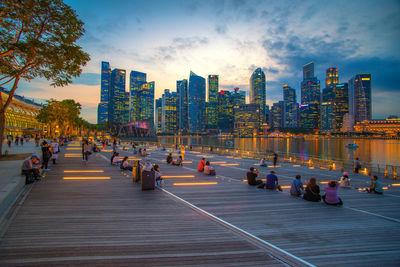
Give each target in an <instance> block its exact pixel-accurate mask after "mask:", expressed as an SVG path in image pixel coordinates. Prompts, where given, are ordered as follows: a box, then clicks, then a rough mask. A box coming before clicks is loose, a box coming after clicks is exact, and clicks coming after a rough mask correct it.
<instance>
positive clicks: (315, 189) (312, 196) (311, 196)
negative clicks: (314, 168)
mask: <svg viewBox="0 0 400 267" xmlns="http://www.w3.org/2000/svg"><path fill="white" fill-rule="evenodd" d="M319 192H320V190H319V185H318V184H317V179H315V178H310V180H309V181H308V183H307V185H306V192H305V193H304V195H303V199H304V200H308V201H313V202H318V201H321V195H320V194H319Z"/></svg>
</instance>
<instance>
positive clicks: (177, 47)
mask: <svg viewBox="0 0 400 267" xmlns="http://www.w3.org/2000/svg"><path fill="white" fill-rule="evenodd" d="M65 2H66V3H67V4H69V5H71V6H72V8H74V9H75V10H76V11H77V13H78V15H79V17H80V19H82V20H83V21H84V22H85V29H86V34H85V36H84V37H83V38H82V39H81V40H80V41H79V43H80V45H81V46H82V47H83V49H84V50H85V51H87V52H88V53H89V54H90V55H91V61H90V62H89V64H88V65H87V66H86V67H85V68H84V73H83V74H82V76H81V77H79V78H78V79H76V80H75V81H74V83H73V84H72V85H69V86H68V87H63V88H52V87H50V85H49V82H47V81H45V80H33V81H31V82H21V84H20V85H19V89H18V93H19V94H22V95H26V96H29V97H39V98H51V97H53V98H56V99H64V98H74V99H76V100H77V101H79V102H80V103H81V104H82V105H83V110H82V114H83V116H84V117H85V118H86V119H88V120H89V121H90V122H96V116H97V114H96V110H97V103H98V102H99V97H100V63H101V61H109V62H110V65H111V67H112V68H121V69H126V70H127V73H129V72H130V71H131V70H137V71H142V72H146V73H147V77H148V80H149V81H155V87H156V97H160V96H161V94H162V92H163V91H164V89H172V90H176V80H178V79H183V78H188V76H189V72H190V71H191V70H192V71H194V72H195V73H196V74H198V75H201V76H203V77H206V76H207V75H208V74H218V75H219V76H220V89H233V88H234V87H239V88H240V89H243V90H246V91H248V90H249V78H250V76H251V73H252V71H253V70H254V69H256V68H257V67H261V68H263V69H264V71H265V73H266V78H267V103H268V104H272V103H273V102H276V101H279V100H282V98H283V97H282V86H283V84H288V85H290V86H291V87H293V88H296V89H297V100H298V101H299V99H300V91H299V88H300V81H301V79H302V66H303V65H304V64H306V63H308V62H310V61H314V63H315V67H316V76H317V77H318V78H319V79H320V80H321V84H325V70H326V69H327V68H328V67H338V68H339V80H340V82H347V81H348V80H349V79H350V78H351V77H352V76H354V75H355V74H357V73H371V74H372V90H373V93H372V95H373V118H375V119H378V118H385V117H386V116H388V115H392V114H393V115H398V116H400V106H399V105H398V104H397V103H396V102H398V100H399V99H400V88H399V85H400V49H399V47H400V1H388V0H385V1H368V0H363V1H354V0H352V1H324V0H320V1H283V0H280V1H277V0H275V1H261V0H260V1H258V0H250V1H245V0H231V1H223V0H216V1H207V0H202V1H194V0H193V1H192V0H184V1H183V0H182V1H171V0H170V1H152V0H148V1H122V0H120V1H103V0H100V1H99V0H96V1H95V0H85V1H79V0H67V1H65ZM321 90H322V88H321Z"/></svg>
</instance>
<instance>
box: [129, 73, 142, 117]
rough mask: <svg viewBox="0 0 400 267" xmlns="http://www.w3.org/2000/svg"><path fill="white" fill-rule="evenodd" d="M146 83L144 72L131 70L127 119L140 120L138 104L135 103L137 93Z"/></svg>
mask: <svg viewBox="0 0 400 267" xmlns="http://www.w3.org/2000/svg"><path fill="white" fill-rule="evenodd" d="M145 83H146V73H143V72H139V71H131V73H130V77H129V93H130V103H129V120H130V121H139V120H140V105H137V103H136V102H137V101H138V100H137V99H138V93H139V91H140V89H141V88H142V85H143V84H145Z"/></svg>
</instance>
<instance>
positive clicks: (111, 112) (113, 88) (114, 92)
mask: <svg viewBox="0 0 400 267" xmlns="http://www.w3.org/2000/svg"><path fill="white" fill-rule="evenodd" d="M125 78H126V72H125V70H121V69H114V70H113V71H112V72H111V82H110V91H109V92H110V99H109V104H108V121H109V122H111V123H124V120H125V118H124V111H125Z"/></svg>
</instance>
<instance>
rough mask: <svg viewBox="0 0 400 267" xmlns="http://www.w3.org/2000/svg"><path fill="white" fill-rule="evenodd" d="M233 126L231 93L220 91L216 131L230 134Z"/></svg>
mask: <svg viewBox="0 0 400 267" xmlns="http://www.w3.org/2000/svg"><path fill="white" fill-rule="evenodd" d="M233 124H234V114H233V99H232V95H231V92H229V91H223V90H221V91H220V92H219V94H218V130H221V131H223V132H225V133H231V132H232V131H233Z"/></svg>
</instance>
